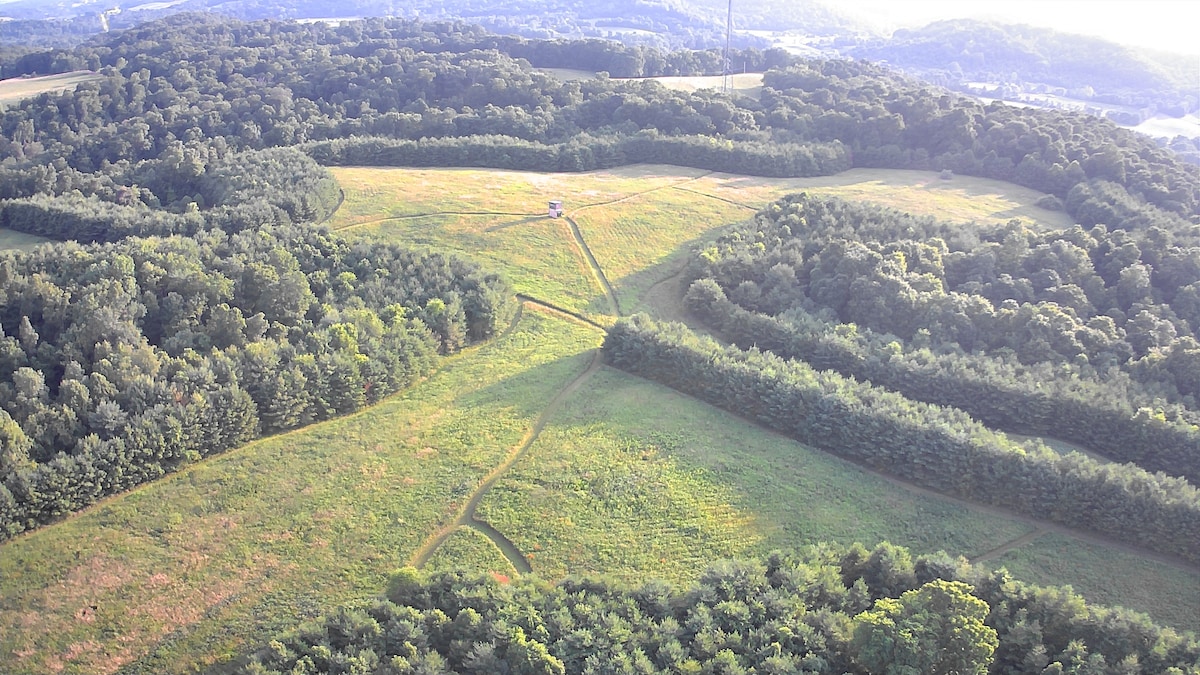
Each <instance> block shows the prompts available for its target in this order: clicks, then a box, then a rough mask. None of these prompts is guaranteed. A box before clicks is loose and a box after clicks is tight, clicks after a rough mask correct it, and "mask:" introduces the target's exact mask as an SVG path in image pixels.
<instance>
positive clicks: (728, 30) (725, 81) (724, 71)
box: [721, 0, 733, 94]
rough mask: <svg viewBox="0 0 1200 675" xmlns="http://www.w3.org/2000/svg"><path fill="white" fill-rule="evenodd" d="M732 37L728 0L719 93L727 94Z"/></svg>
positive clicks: (730, 12) (731, 2) (731, 21)
mask: <svg viewBox="0 0 1200 675" xmlns="http://www.w3.org/2000/svg"><path fill="white" fill-rule="evenodd" d="M732 35H733V0H729V13H728V14H726V15H725V57H724V59H723V61H724V62H725V63H724V64H723V65H722V68H721V73H722V75H724V78H723V79H722V80H721V91H723V92H725V93H726V94H728V93H729V39H730V37H731V36H732Z"/></svg>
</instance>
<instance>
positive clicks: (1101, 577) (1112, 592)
mask: <svg viewBox="0 0 1200 675" xmlns="http://www.w3.org/2000/svg"><path fill="white" fill-rule="evenodd" d="M988 565H990V566H992V567H1006V568H1008V570H1009V571H1010V572H1012V574H1013V576H1014V577H1015V578H1017V579H1021V580H1022V581H1028V582H1030V583H1035V584H1045V585H1053V586H1060V585H1064V584H1070V585H1071V586H1072V587H1073V588H1074V589H1075V591H1076V592H1077V593H1079V594H1080V595H1082V596H1084V597H1085V598H1087V599H1088V601H1089V602H1098V603H1102V604H1106V605H1123V606H1125V607H1132V608H1134V609H1137V610H1139V611H1142V612H1146V613H1147V614H1149V615H1150V616H1151V617H1153V618H1154V619H1155V620H1157V621H1159V622H1162V623H1165V624H1167V625H1171V626H1177V627H1180V628H1184V629H1186V630H1191V631H1194V632H1197V633H1200V578H1197V576H1196V574H1195V573H1194V572H1192V573H1189V572H1186V571H1184V570H1181V569H1178V568H1175V567H1171V566H1169V565H1163V564H1161V563H1157V562H1155V561H1153V560H1147V559H1145V558H1143V557H1141V556H1137V555H1133V554H1131V553H1126V552H1124V551H1120V550H1116V549H1113V548H1111V547H1108V546H1101V545H1099V544H1094V543H1091V542H1087V541H1081V540H1079V539H1075V538H1073V537H1067V536H1064V535H1061V534H1055V533H1047V534H1044V535H1042V536H1041V537H1039V538H1038V539H1036V540H1035V541H1033V542H1031V543H1029V544H1026V545H1025V546H1022V547H1020V548H1017V549H1013V550H1012V551H1009V552H1008V553H1005V554H1004V555H1002V556H1000V557H999V558H997V559H995V560H992V561H990V562H989V563H988Z"/></svg>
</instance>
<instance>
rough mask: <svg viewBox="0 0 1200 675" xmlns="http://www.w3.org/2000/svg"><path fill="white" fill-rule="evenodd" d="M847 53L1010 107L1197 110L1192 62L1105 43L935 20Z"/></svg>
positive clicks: (971, 22)
mask: <svg viewBox="0 0 1200 675" xmlns="http://www.w3.org/2000/svg"><path fill="white" fill-rule="evenodd" d="M846 52H847V54H849V55H851V56H854V57H856V58H863V59H868V60H871V61H886V62H888V63H890V64H892V65H893V66H896V67H899V68H901V69H903V70H906V71H909V72H912V73H914V74H918V75H921V76H923V77H925V78H926V79H932V80H934V81H937V80H939V79H941V80H943V82H942V83H944V84H946V85H948V86H951V87H954V88H965V87H966V86H967V83H985V84H991V85H999V86H1003V87H1005V88H1002V89H1001V90H1000V91H999V92H997V93H999V94H1000V96H997V97H1000V98H1005V99H1010V100H1011V99H1012V98H1013V97H1014V96H1015V95H1016V94H1029V93H1034V94H1050V95H1051V96H1057V97H1059V98H1060V99H1075V100H1081V101H1092V102H1096V103H1103V104H1109V105H1114V106H1123V107H1126V108H1134V109H1148V110H1133V111H1130V110H1126V111H1123V112H1126V113H1131V114H1134V115H1138V116H1142V115H1146V116H1148V115H1153V114H1154V113H1155V112H1160V113H1166V114H1168V115H1171V116H1176V117H1178V116H1182V115H1184V114H1186V113H1188V112H1191V111H1193V110H1196V108H1197V105H1198V104H1200V92H1198V91H1197V88H1198V87H1197V78H1196V73H1197V68H1200V64H1198V63H1197V61H1196V59H1195V58H1194V57H1193V58H1191V59H1188V58H1187V57H1179V56H1174V55H1154V56H1150V55H1147V54H1145V53H1142V52H1140V51H1137V50H1134V49H1130V48H1128V47H1124V46H1122V45H1119V44H1116V43H1114V42H1109V41H1107V40H1102V39H1099V38H1093V37H1087V36H1083V35H1074V34H1070V33H1064V32H1059V31H1056V30H1052V29H1048V28H1038V27H1034V26H1025V25H1006V24H997V23H991V22H986V21H975V20H966V19H963V20H954V21H939V22H936V23H932V24H929V25H928V26H925V27H923V28H918V29H912V30H899V31H896V33H895V34H893V35H892V37H891V38H889V39H878V40H871V41H868V42H865V43H862V44H859V45H857V46H854V47H852V48H850V49H847V50H846ZM1014 88H1015V90H1014ZM1031 102H1034V103H1037V102H1038V101H1031ZM1049 102H1050V103H1053V101H1049ZM1112 116H1113V115H1110V117H1112ZM1143 119H1144V118H1143ZM1118 121H1120V122H1122V123H1132V124H1137V123H1138V122H1140V121H1142V120H1141V119H1136V120H1125V119H1118Z"/></svg>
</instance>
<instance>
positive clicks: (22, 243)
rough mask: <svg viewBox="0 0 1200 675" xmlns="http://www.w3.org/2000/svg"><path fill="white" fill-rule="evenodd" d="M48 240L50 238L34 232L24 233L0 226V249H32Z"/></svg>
mask: <svg viewBox="0 0 1200 675" xmlns="http://www.w3.org/2000/svg"><path fill="white" fill-rule="evenodd" d="M48 241H50V240H49V239H46V238H44V237H39V236H37V235H35V234H25V233H24V232H17V231H15V230H6V229H4V228H0V251H5V250H16V251H32V250H33V249H35V248H37V247H38V246H39V245H41V244H45V243H46V242H48Z"/></svg>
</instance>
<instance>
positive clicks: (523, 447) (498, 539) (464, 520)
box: [409, 303, 604, 572]
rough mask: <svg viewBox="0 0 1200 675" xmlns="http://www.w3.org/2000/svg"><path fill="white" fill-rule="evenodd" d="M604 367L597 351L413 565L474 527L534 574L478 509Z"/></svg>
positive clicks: (515, 563) (427, 542) (424, 546)
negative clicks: (456, 534)
mask: <svg viewBox="0 0 1200 675" xmlns="http://www.w3.org/2000/svg"><path fill="white" fill-rule="evenodd" d="M535 304H537V305H538V306H540V307H544V308H549V309H551V310H552V311H556V312H558V311H560V310H558V309H557V308H553V307H552V306H549V305H547V304H546V303H535ZM566 314H567V316H570V317H571V318H580V317H577V316H575V315H574V314H571V313H566ZM584 321H585V322H586V323H588V324H589V325H596V324H592V322H590V321H587V320H586V319H584ZM603 365H604V359H603V354H602V352H601V351H600V350H599V349H597V350H595V351H594V352H593V354H592V360H591V362H590V363H589V364H588V367H587V369H585V370H584V371H583V372H582V373H580V374H579V375H577V376H575V378H574V379H572V380H571V381H570V382H568V383H567V385H566V386H565V387H563V388H562V389H561V390H560V391H559V392H558V393H557V394H555V395H554V398H552V399H550V402H549V403H548V404H546V407H545V408H543V409H542V412H541V413H540V414H539V415H538V417H537V419H536V420H535V421H534V423H533V426H532V427H530V429H529V431H527V432H525V435H524V436H523V437H522V438H521V440H520V441H519V442H518V443H517V445H516V446H514V447H513V449H512V450H510V451H509V453H508V454H507V455H506V456H505V458H504V461H502V462H501V463H500V464H499V465H497V466H496V467H495V468H494V469H492V470H491V472H489V473H488V474H487V475H486V476H484V477H483V480H481V481H480V482H479V485H478V486H477V487H476V488H475V491H474V492H472V493H471V496H470V498H468V499H467V501H466V503H464V504H463V506H462V507H461V508H460V509H459V510H458V513H457V514H456V515H455V517H454V519H453V520H451V521H450V523H449V524H447V525H445V526H443V527H442V528H441V529H439V530H438V531H436V532H434V533H433V534H432V535H430V537H429V538H428V539H426V540H425V543H424V544H422V545H421V547H420V548H419V549H417V551H416V552H415V553H414V554H413V556H412V558H411V559H410V560H409V564H411V565H413V566H414V567H423V566H424V565H425V563H427V562H429V559H430V558H431V557H433V554H434V552H436V551H437V549H438V548H439V547H440V546H441V545H442V544H443V543H445V541H446V540H447V539H449V538H450V535H452V534H454V532H455V530H457V529H458V528H460V527H474V528H475V529H477V530H479V532H481V533H482V534H483V535H484V536H486V537H487V538H488V539H491V540H492V542H493V543H495V544H496V546H497V547H498V548H499V549H500V551H501V552H503V553H504V557H505V558H508V561H509V562H510V563H511V564H512V566H513V569H515V570H517V571H518V572H529V571H531V568H530V566H529V561H528V560H526V558H525V556H524V555H522V554H521V550H520V549H519V548H518V547H517V546H516V545H515V544H513V543H512V541H511V540H509V539H508V537H505V536H504V535H503V534H502V533H501V532H500V531H499V530H497V529H496V528H494V527H492V526H491V525H489V524H488V523H486V522H484V521H482V520H480V519H479V518H477V517H475V510H476V509H478V508H479V504H480V503H481V502H482V501H483V498H484V496H486V495H487V493H488V491H489V490H491V489H492V486H494V485H495V484H496V482H497V481H499V480H500V478H501V476H503V475H504V474H505V473H506V472H507V471H508V470H509V469H511V468H512V467H513V465H514V464H516V463H517V461H518V460H520V459H521V458H522V457H524V456H525V455H526V453H528V452H529V448H530V447H532V446H533V443H534V441H536V440H537V438H538V436H539V435H540V434H541V433H542V429H543V428H545V426H546V422H547V420H548V419H549V418H550V416H551V415H553V414H554V413H555V412H557V411H558V409H559V408H560V407H561V406H562V404H563V402H564V401H565V400H566V399H567V398H568V397H570V396H571V395H572V394H574V393H575V392H576V391H578V390H579V388H580V387H582V386H583V384H584V383H585V382H587V381H588V380H589V379H591V377H592V376H593V375H595V374H596V372H597V371H599V370H600V367H601V366H603Z"/></svg>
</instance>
